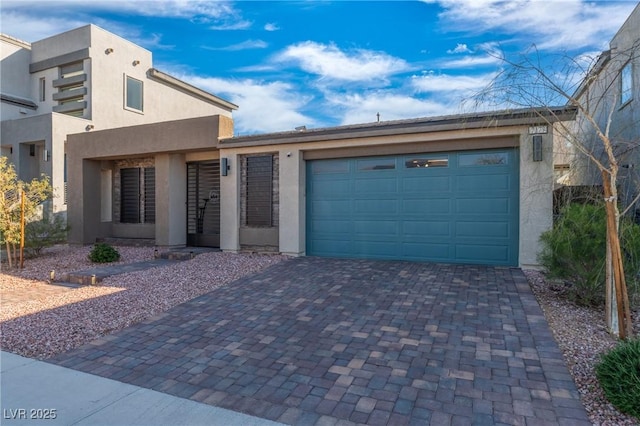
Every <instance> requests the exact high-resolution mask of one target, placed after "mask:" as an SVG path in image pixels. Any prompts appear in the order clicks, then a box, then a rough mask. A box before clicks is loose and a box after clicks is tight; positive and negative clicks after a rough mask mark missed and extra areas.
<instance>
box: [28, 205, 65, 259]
mask: <svg viewBox="0 0 640 426" xmlns="http://www.w3.org/2000/svg"><path fill="white" fill-rule="evenodd" d="M68 230H69V227H68V226H67V224H66V220H65V219H63V218H62V216H59V215H56V216H53V218H52V219H48V218H45V219H42V220H37V221H34V222H29V223H27V226H26V230H25V232H26V235H25V240H26V243H25V248H26V249H27V252H28V253H29V254H31V255H33V256H38V255H40V253H41V252H42V249H44V248H45V247H51V246H53V245H55V244H60V243H64V242H65V241H66V240H67V231H68Z"/></svg>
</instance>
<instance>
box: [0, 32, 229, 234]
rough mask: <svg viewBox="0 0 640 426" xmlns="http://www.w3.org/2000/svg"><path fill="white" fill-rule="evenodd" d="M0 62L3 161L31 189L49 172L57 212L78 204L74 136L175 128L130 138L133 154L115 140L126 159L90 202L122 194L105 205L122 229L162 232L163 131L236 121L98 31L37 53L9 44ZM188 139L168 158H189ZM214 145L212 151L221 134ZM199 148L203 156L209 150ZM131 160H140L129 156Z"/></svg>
mask: <svg viewBox="0 0 640 426" xmlns="http://www.w3.org/2000/svg"><path fill="white" fill-rule="evenodd" d="M0 53H1V60H2V62H1V64H0V65H1V67H2V75H1V100H2V103H1V116H2V127H1V133H0V135H1V140H0V146H1V151H2V155H3V156H6V157H8V158H9V160H10V161H11V162H12V163H13V164H14V165H15V167H16V171H17V173H18V177H19V178H20V179H23V180H30V179H32V178H35V177H39V176H40V175H41V174H42V173H44V174H46V175H48V176H49V177H50V178H51V182H52V185H53V187H54V190H55V194H56V197H55V198H54V200H53V204H52V205H51V206H50V210H52V211H53V212H64V211H66V210H67V199H68V198H69V199H70V198H71V197H72V194H71V193H67V191H65V189H66V186H67V182H68V181H70V179H71V177H70V176H69V175H68V173H67V168H68V167H67V166H68V164H67V162H68V158H67V157H69V158H70V157H71V156H74V155H75V154H74V153H72V152H71V148H70V147H69V146H66V144H67V135H69V134H72V133H86V134H90V133H92V132H98V131H101V130H104V129H119V128H123V127H127V126H144V125H149V124H152V123H166V122H169V121H170V122H172V124H166V126H165V125H162V124H159V125H158V126H156V127H154V126H151V127H146V128H145V129H148V131H149V132H150V133H145V134H138V133H136V135H137V136H138V138H137V139H130V138H128V139H126V141H127V142H126V143H127V146H122V145H120V144H118V143H116V141H113V140H111V141H109V143H110V144H113V146H114V147H116V146H117V147H119V148H122V150H121V151H120V152H112V153H113V158H117V159H110V160H109V161H108V162H104V163H103V164H102V165H101V186H100V187H99V188H97V189H98V191H97V192H95V193H92V194H88V195H90V196H91V198H92V199H93V198H95V199H97V198H98V194H100V190H101V191H103V193H106V192H112V193H113V194H112V196H111V197H110V200H111V201H110V202H111V203H112V204H111V207H110V208H107V207H106V206H105V205H103V212H102V218H103V219H108V218H110V217H112V216H115V220H116V221H117V222H119V223H126V224H130V225H132V226H134V227H135V226H138V227H140V226H142V227H144V226H143V225H145V224H146V225H147V227H151V228H153V223H154V221H155V212H158V214H160V212H159V209H158V208H157V207H154V203H153V202H152V200H151V198H152V193H153V192H154V189H153V188H154V185H155V184H156V182H158V183H160V181H158V180H157V178H156V179H155V180H154V173H156V172H155V167H156V163H155V155H156V153H157V152H159V151H161V150H162V149H163V148H161V146H166V145H163V142H160V140H163V137H164V136H165V135H164V133H163V132H164V129H165V128H166V127H171V128H173V126H176V125H177V126H182V124H176V122H178V123H179V120H188V122H191V121H190V120H192V119H197V118H200V117H202V118H203V120H208V121H211V122H214V123H217V122H219V121H224V122H225V123H226V122H230V121H231V113H232V111H233V110H235V109H237V106H236V105H234V104H232V103H230V102H227V101H225V100H223V99H220V98H218V97H216V96H214V95H212V94H209V93H207V92H205V91H203V90H200V89H198V88H196V87H193V86H190V85H189V84H186V83H184V82H182V81H180V80H178V79H176V78H174V77H172V76H170V75H168V74H165V73H163V72H161V71H158V70H157V69H155V68H153V61H152V54H151V52H149V51H148V50H146V49H143V48H142V47H140V46H138V45H136V44H134V43H132V42H130V41H127V40H125V39H122V38H120V37H118V36H116V35H114V34H112V33H109V32H107V31H105V30H103V29H101V28H99V27H96V26H94V25H87V26H84V27H81V28H77V29H75V30H71V31H68V32H65V33H62V34H58V35H55V36H53V37H49V38H46V39H44V40H40V41H37V42H34V43H31V44H29V43H26V42H23V41H20V40H17V39H15V38H12V37H10V36H6V35H0ZM207 117H208V118H207ZM223 129H224V131H225V132H227V133H224V135H225V136H230V135H232V133H231V131H232V126H230V125H225V126H223ZM155 131H158V132H160V133H159V134H155V133H153V132H155ZM185 131H186V132H187V133H185V134H173V137H174V138H175V139H174V140H172V141H171V143H172V146H171V147H169V148H168V150H169V151H172V152H173V151H175V147H183V145H184V148H185V149H188V142H186V141H185V140H184V136H186V135H188V134H189V131H188V129H185ZM123 134H126V131H123ZM208 136H209V137H210V139H208V143H209V144H210V145H212V146H213V144H214V143H215V139H216V137H217V136H218V135H217V134H213V135H208ZM156 139H157V140H158V141H156ZM199 143H200V145H198V146H199V148H200V149H203V148H204V147H205V145H204V142H202V141H200V142H199ZM105 148H106V147H105ZM125 152H134V153H135V154H132V155H130V156H124V153H125ZM142 154H144V156H142V157H141V156H140V155H142ZM69 183H70V182H69ZM69 191H71V184H70V185H69ZM136 191H137V192H136ZM163 191H164V190H163ZM84 202H87V203H91V200H84ZM107 210H110V211H111V213H108V212H107ZM70 225H71V229H72V232H74V228H75V226H76V224H75V223H74V222H73V221H70ZM145 232H148V231H145ZM116 234H117V232H116ZM134 234H135V233H131V232H129V233H127V232H124V233H122V235H134ZM118 235H119V234H118Z"/></svg>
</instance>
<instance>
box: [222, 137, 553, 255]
mask: <svg viewBox="0 0 640 426" xmlns="http://www.w3.org/2000/svg"><path fill="white" fill-rule="evenodd" d="M528 130H529V127H528V126H518V127H501V128H482V129H476V130H454V131H448V132H437V131H436V132H432V133H416V134H398V135H391V136H375V135H372V136H369V137H361V138H351V139H340V140H328V141H320V140H319V141H314V142H306V143H287V144H278V143H277V140H274V141H273V142H272V143H268V142H267V141H265V143H264V145H262V146H260V145H258V146H244V147H234V146H233V143H229V144H226V143H225V141H223V142H222V143H221V145H220V157H221V158H228V159H229V161H230V164H231V165H232V167H231V170H230V172H229V175H228V176H223V177H221V180H220V185H221V194H222V215H221V229H222V233H221V241H220V248H221V249H222V250H225V251H238V250H240V249H241V244H240V238H239V235H238V234H239V229H240V227H241V224H240V223H239V218H240V210H239V209H240V205H241V193H240V192H241V185H240V170H239V167H238V166H239V164H240V158H241V156H243V155H249V154H256V153H266V152H273V151H274V150H276V151H277V152H278V153H279V157H280V164H279V174H280V191H279V195H280V226H279V243H280V251H281V252H282V253H284V254H288V255H293V256H300V255H304V254H305V242H306V235H305V233H306V212H305V209H306V207H305V188H306V176H305V173H306V172H305V170H306V168H305V164H306V161H307V160H309V159H313V158H332V157H335V156H344V157H348V156H364V155H392V154H393V153H409V152H415V153H419V152H438V151H455V150H466V149H488V148H491V147H509V146H512V147H519V149H520V150H519V152H520V182H519V188H520V220H519V228H520V243H519V244H520V247H519V263H520V266H523V267H536V265H538V262H537V258H536V257H537V253H538V251H539V248H540V246H539V237H540V234H541V233H542V232H544V231H546V230H547V229H549V228H550V226H551V224H552V185H553V133H552V132H549V133H548V134H546V135H544V136H543V139H544V142H543V147H544V152H543V161H540V162H534V161H533V160H532V158H533V152H532V144H531V135H529V133H528Z"/></svg>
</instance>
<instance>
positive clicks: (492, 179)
mask: <svg viewBox="0 0 640 426" xmlns="http://www.w3.org/2000/svg"><path fill="white" fill-rule="evenodd" d="M461 156H466V157H464V158H461ZM518 158H519V154H518V150H517V149H513V150H485V151H472V152H469V151H465V152H449V153H431V154H415V155H409V156H406V155H405V156H397V157H380V158H374V157H362V158H352V159H341V160H340V161H339V162H333V160H329V161H330V162H332V163H331V164H328V165H323V166H319V167H316V164H319V163H323V162H325V161H327V160H314V161H309V163H308V164H307V254H310V255H320V256H339V257H364V258H367V257H369V258H384V259H406V260H421V261H437V262H448V263H479V264H494V265H514V266H515V265H517V264H518V206H519V184H518V183H519V177H518ZM314 170H315V171H320V172H319V173H315V174H314ZM346 171H348V173H346ZM319 184H321V185H320V186H319ZM334 243H335V245H332V244H334Z"/></svg>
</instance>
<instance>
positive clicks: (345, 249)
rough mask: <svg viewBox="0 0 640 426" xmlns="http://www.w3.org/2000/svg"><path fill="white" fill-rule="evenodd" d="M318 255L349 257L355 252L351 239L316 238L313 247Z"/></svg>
mask: <svg viewBox="0 0 640 426" xmlns="http://www.w3.org/2000/svg"><path fill="white" fill-rule="evenodd" d="M311 249H312V251H313V253H314V255H316V256H337V257H347V256H351V255H352V253H353V247H352V244H351V241H350V240H349V241H345V240H338V239H331V240H321V239H318V240H315V241H313V243H312V247H311Z"/></svg>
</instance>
